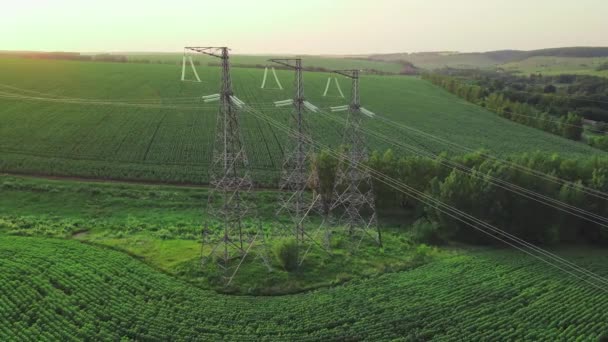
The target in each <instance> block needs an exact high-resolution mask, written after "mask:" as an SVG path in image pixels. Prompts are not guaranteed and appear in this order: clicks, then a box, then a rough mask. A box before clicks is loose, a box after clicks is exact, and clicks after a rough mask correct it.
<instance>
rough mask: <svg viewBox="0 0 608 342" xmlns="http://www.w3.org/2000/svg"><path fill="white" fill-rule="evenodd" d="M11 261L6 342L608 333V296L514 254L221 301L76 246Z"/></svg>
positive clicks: (16, 252) (599, 266)
mask: <svg viewBox="0 0 608 342" xmlns="http://www.w3.org/2000/svg"><path fill="white" fill-rule="evenodd" d="M58 250H60V251H61V253H57V251H58ZM581 252H582V251H580V250H570V251H569V252H568V254H569V255H570V256H577V257H578V258H579V261H580V262H581V263H582V264H585V265H586V266H588V267H591V268H592V269H594V271H596V272H598V273H601V274H604V275H606V274H607V273H608V270H607V269H606V266H605V265H606V256H605V255H602V254H601V253H598V252H597V251H594V250H589V249H586V250H585V253H584V255H585V256H581ZM0 256H2V257H1V258H0V269H1V270H2V272H1V273H0V284H2V288H3V289H4V291H5V292H3V293H4V295H5V296H3V297H2V300H1V301H0V323H2V324H0V338H1V339H2V340H11V339H49V340H82V339H85V338H93V339H99V340H107V339H118V338H127V339H132V340H145V339H154V340H156V339H158V340H169V339H178V340H185V339H190V338H192V337H193V336H197V338H199V339H202V340H218V339H225V340H254V339H267V340H336V339H366V340H378V339H391V338H410V339H422V340H427V339H431V338H432V339H436V340H460V339H461V338H462V336H464V335H466V336H467V337H469V338H471V339H487V340H574V339H581V340H597V339H598V338H599V337H600V336H601V335H602V334H605V333H606V331H607V329H608V326H607V323H606V322H607V321H608V317H607V316H606V315H607V314H606V312H605V310H603V308H604V307H605V306H606V304H608V297H607V296H606V295H605V294H601V293H600V294H598V293H597V292H594V291H593V290H591V289H588V288H586V287H584V286H581V285H580V284H578V283H576V282H575V281H573V280H572V279H570V278H564V277H563V276H562V275H561V274H560V273H558V272H557V271H553V270H552V269H548V268H546V267H544V266H542V265H540V264H538V263H536V262H532V261H531V260H530V259H529V258H527V257H524V256H522V255H520V254H515V253H514V252H511V251H498V252H497V251H493V252H486V251H477V252H469V253H463V254H460V255H454V256H452V257H449V258H445V259H442V260H440V261H437V262H433V263H430V264H428V265H426V266H422V267H420V268H417V269H415V270H412V271H409V272H403V273H394V274H387V275H384V276H381V277H376V278H371V279H368V280H360V281H357V282H353V283H350V284H348V285H345V286H339V287H335V288H331V289H323V290H317V291H314V292H311V293H306V294H300V295H290V296H282V297H271V298H265V297H227V296H223V295H218V294H215V293H213V292H210V291H206V290H202V289H199V288H197V287H194V286H191V285H188V284H187V283H184V282H182V281H179V280H176V279H174V278H172V277H170V276H168V275H165V274H163V273H160V272H157V271H155V270H154V269H152V268H150V267H148V266H146V265H145V264H143V263H141V262H139V261H137V260H135V259H133V258H130V257H129V256H127V255H124V254H122V253H119V252H116V251H113V250H108V249H105V248H99V247H94V246H87V245H84V244H81V243H79V242H75V241H66V240H55V239H40V238H24V237H7V236H1V237H0ZM23 308H27V309H23ZM236 321H238V322H239V323H238V324H235V322H236ZM8 322H10V324H8Z"/></svg>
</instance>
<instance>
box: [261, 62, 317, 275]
mask: <svg viewBox="0 0 608 342" xmlns="http://www.w3.org/2000/svg"><path fill="white" fill-rule="evenodd" d="M270 61H271V62H274V63H277V64H281V65H283V66H286V67H288V68H291V69H293V70H294V71H295V81H294V89H295V95H294V98H293V99H289V100H283V101H276V102H275V105H276V106H277V107H283V106H293V115H292V120H291V126H292V128H293V130H292V131H291V132H293V133H290V134H289V137H288V144H287V149H286V150H287V152H286V155H285V160H284V162H283V167H282V171H281V180H280V183H279V189H280V191H281V199H280V203H279V209H278V211H277V216H279V215H281V214H288V215H289V217H290V219H291V221H290V223H291V224H290V227H287V228H288V229H289V230H291V231H292V233H293V236H294V237H295V239H296V242H297V243H298V249H299V251H298V256H299V263H298V264H302V262H303V261H304V258H305V257H306V254H307V253H308V251H309V250H310V248H311V247H312V246H313V245H317V246H321V245H320V244H319V243H318V242H317V241H316V235H317V234H318V232H319V231H320V229H321V228H322V227H323V226H324V224H323V223H321V225H319V227H318V228H317V230H316V231H315V232H311V231H309V230H308V229H307V227H306V225H307V223H309V220H308V219H309V214H310V213H311V211H313V210H314V209H315V208H318V205H317V203H318V201H319V199H320V197H321V195H320V194H318V193H316V192H314V191H313V193H312V194H311V193H310V192H309V191H307V190H308V189H309V188H313V189H314V188H316V186H317V184H318V183H319V180H318V175H317V173H316V171H315V170H313V169H312V167H311V166H312V165H311V161H312V152H313V150H312V138H311V136H310V134H309V132H308V129H307V125H306V122H305V120H304V110H305V109H306V110H308V111H310V112H313V113H315V112H318V110H319V109H318V108H317V107H315V106H314V105H313V104H311V103H310V102H308V101H306V99H305V98H304V80H303V68H302V59H300V58H290V59H271V60H270ZM306 245H308V246H307V247H305V246H306ZM303 248H306V251H305V252H304V253H300V250H302V249H303ZM322 248H323V247H322Z"/></svg>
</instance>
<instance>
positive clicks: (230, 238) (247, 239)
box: [186, 47, 263, 286]
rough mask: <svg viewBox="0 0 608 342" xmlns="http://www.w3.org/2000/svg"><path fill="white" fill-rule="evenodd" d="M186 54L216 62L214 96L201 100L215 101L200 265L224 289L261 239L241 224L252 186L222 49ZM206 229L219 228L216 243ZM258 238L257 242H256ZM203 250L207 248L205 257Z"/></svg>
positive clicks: (236, 103)
mask: <svg viewBox="0 0 608 342" xmlns="http://www.w3.org/2000/svg"><path fill="white" fill-rule="evenodd" d="M186 49H188V50H191V51H195V52H199V53H203V54H206V55H209V56H212V57H216V58H219V59H221V68H222V79H221V85H220V93H219V94H214V95H208V96H203V99H204V100H205V102H212V101H218V100H219V102H220V103H219V112H218V115H217V122H216V132H215V142H214V146H213V147H214V150H213V160H212V165H211V168H210V175H209V176H210V193H209V198H208V202H207V212H208V215H209V218H210V219H211V220H214V221H215V222H210V219H208V220H207V222H206V223H205V226H204V228H203V242H202V244H203V245H202V252H203V258H202V260H201V263H202V265H203V266H204V265H206V264H207V263H208V261H212V260H216V261H217V263H218V266H219V267H220V268H221V270H222V272H223V277H224V284H225V285H226V286H227V285H229V284H230V283H231V282H232V279H233V278H234V276H235V275H236V273H237V272H238V269H239V267H240V266H241V264H242V263H243V261H244V260H245V258H246V257H247V255H248V254H249V251H250V249H251V248H252V246H253V244H254V243H255V241H256V239H257V238H258V237H259V234H261V233H260V232H259V231H258V232H257V233H253V234H252V233H250V231H251V229H247V227H245V225H244V219H245V218H246V217H248V216H254V215H255V212H254V209H255V208H254V206H253V203H252V202H251V201H250V200H249V198H248V197H249V195H250V193H251V190H252V188H253V181H252V179H251V175H250V171H249V161H248V159H247V154H246V153H245V148H244V146H243V139H242V136H241V128H240V124H239V115H238V109H239V108H241V107H243V106H244V103H243V102H242V101H241V100H239V99H238V98H237V97H236V96H235V95H234V93H233V90H232V79H231V77H230V56H229V49H228V48H227V47H186ZM212 223H219V224H220V225H221V226H223V227H222V228H223V229H222V232H221V238H220V239H219V241H213V240H214V237H213V233H214V232H213V231H212V229H211V224H212ZM262 238H263V236H262ZM205 248H210V251H209V252H208V253H205Z"/></svg>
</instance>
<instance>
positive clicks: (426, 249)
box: [413, 244, 437, 263]
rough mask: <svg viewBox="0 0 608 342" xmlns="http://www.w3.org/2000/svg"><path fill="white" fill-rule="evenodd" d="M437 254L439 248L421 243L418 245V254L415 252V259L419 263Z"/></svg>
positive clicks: (427, 260) (429, 259)
mask: <svg viewBox="0 0 608 342" xmlns="http://www.w3.org/2000/svg"><path fill="white" fill-rule="evenodd" d="M436 254H437V248H435V247H431V246H428V245H425V244H421V245H420V246H418V247H416V254H414V258H413V261H414V262H419V263H426V262H429V261H431V260H432V259H433V258H434V257H435V255H436Z"/></svg>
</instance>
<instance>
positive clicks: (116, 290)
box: [0, 59, 608, 341]
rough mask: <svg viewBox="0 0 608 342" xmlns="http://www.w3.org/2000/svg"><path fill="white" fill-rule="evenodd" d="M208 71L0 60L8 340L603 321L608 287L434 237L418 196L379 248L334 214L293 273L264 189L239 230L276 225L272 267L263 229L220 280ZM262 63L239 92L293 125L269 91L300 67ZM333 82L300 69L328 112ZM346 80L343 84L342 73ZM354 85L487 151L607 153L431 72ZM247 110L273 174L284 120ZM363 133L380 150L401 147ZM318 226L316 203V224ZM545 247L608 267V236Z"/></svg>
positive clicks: (371, 332)
mask: <svg viewBox="0 0 608 342" xmlns="http://www.w3.org/2000/svg"><path fill="white" fill-rule="evenodd" d="M198 70H199V73H200V75H201V78H202V80H203V82H202V83H192V82H180V81H179V76H180V75H179V74H180V66H178V65H171V64H139V63H128V64H121V63H94V62H69V61H48V60H23V59H22V60H17V59H0V75H1V76H0V122H1V124H0V289H2V291H1V293H2V294H0V340H1V341H11V340H61V341H71V340H74V341H79V340H129V341H130V340H133V341H144V340H145V341H147V340H150V341H157V340H159V341H167V340H196V341H198V340H201V341H212V340H228V341H236V340H244V341H251V340H272V341H300V340H307V341H311V340H315V341H318V340H321V341H333V340H345V341H359V340H370V341H380V340H382V341H384V340H396V341H426V340H438V341H461V340H463V338H466V339H467V340H487V341H500V340H532V341H555V340H568V341H569V340H580V341H597V340H599V339H600V338H605V337H607V336H608V313H606V312H605V310H604V308H605V307H606V305H607V304H608V293H607V292H606V291H602V290H601V289H598V288H597V286H600V287H601V285H602V284H600V283H599V282H593V284H595V285H596V286H593V285H591V284H589V283H586V282H584V281H582V280H581V279H577V278H575V277H572V276H570V275H568V274H566V273H564V272H562V271H560V270H558V269H555V268H552V267H550V266H548V265H547V264H545V263H543V262H542V261H540V260H537V259H534V258H532V257H530V256H528V255H526V254H525V253H523V252H520V251H516V250H514V249H505V248H503V247H504V246H503V245H499V246H493V247H473V246H469V245H463V244H460V243H454V242H445V243H444V244H443V245H440V246H436V247H429V246H427V245H423V244H421V243H420V241H419V240H418V239H417V237H416V232H415V230H414V228H413V227H414V226H415V224H413V222H414V221H417V220H418V219H419V218H420V216H419V215H420V213H417V212H416V210H417V209H414V208H413V207H408V208H399V209H382V210H380V211H379V213H378V216H379V220H380V227H381V229H382V234H383V242H384V245H383V247H382V248H379V247H378V246H376V245H374V244H373V243H371V242H369V241H364V242H363V243H362V244H361V246H360V248H359V249H358V250H357V251H352V250H351V249H350V248H349V247H348V236H347V234H346V233H345V232H344V231H343V230H344V229H343V228H344V227H340V226H339V225H338V226H332V227H331V228H327V229H329V230H330V231H331V232H332V239H331V253H328V252H327V251H323V250H321V249H319V248H313V249H312V250H311V252H310V254H308V255H307V258H306V260H305V262H304V263H303V264H302V265H301V267H300V268H298V269H297V270H288V269H287V268H286V267H285V266H284V264H282V262H281V259H280V257H278V254H277V252H276V251H277V248H276V247H281V244H282V243H284V242H285V241H286V238H287V235H288V233H289V234H291V232H288V233H286V231H285V230H281V229H280V222H286V221H287V220H288V219H287V218H286V217H283V216H281V215H276V214H275V213H276V208H277V200H278V197H279V194H278V193H277V192H276V191H273V190H270V189H258V190H256V191H255V192H254V193H253V197H254V198H255V200H256V207H257V214H258V218H259V220H253V219H251V218H247V219H246V220H245V221H244V226H245V229H246V230H247V229H251V227H252V226H256V227H260V228H261V229H262V230H263V231H264V232H265V233H266V234H267V236H268V237H269V241H268V245H269V246H268V247H269V250H270V254H269V256H270V258H271V259H270V263H271V265H272V271H268V270H267V269H266V268H265V267H264V266H262V265H261V263H260V262H259V261H258V260H256V259H254V257H253V255H254V254H253V253H255V252H259V251H261V250H263V247H264V246H263V245H262V244H261V243H260V242H258V243H256V244H254V245H252V246H253V249H252V251H253V253H252V255H251V256H250V257H247V258H245V259H243V264H242V268H241V269H240V270H239V273H238V274H237V276H236V277H235V278H234V284H231V285H230V286H224V284H223V283H222V282H221V281H220V279H221V278H220V277H221V271H219V270H218V269H217V268H214V267H212V266H210V267H206V268H201V267H200V260H201V259H200V258H201V254H205V252H208V251H209V250H210V248H211V247H210V246H206V247H201V239H200V237H201V227H202V222H204V221H208V220H211V224H212V226H217V224H218V223H217V222H215V221H213V219H212V218H210V217H209V216H208V213H206V212H205V211H204V210H203V211H202V210H201V209H202V208H204V206H205V203H206V201H207V198H208V195H209V192H208V189H207V188H205V187H204V186H202V185H201V183H205V182H206V181H207V180H208V179H207V170H208V166H209V162H210V160H211V154H212V150H213V149H212V143H213V136H214V126H215V116H216V112H217V104H204V103H202V102H201V101H200V97H201V95H207V94H213V93H217V89H218V83H219V70H218V68H216V67H209V66H201V67H199V69H198ZM262 72H263V70H259V69H246V68H234V69H233V81H234V88H235V93H236V95H237V96H238V97H239V98H240V99H242V100H244V101H245V102H246V103H247V104H249V105H250V106H251V107H253V108H256V109H257V110H259V112H261V113H263V115H268V116H269V117H271V118H273V119H275V120H277V121H278V122H282V123H288V122H289V115H290V111H289V109H277V108H274V107H273V106H272V102H273V101H276V100H283V99H287V98H290V97H291V92H292V88H293V86H292V84H291V83H292V76H293V75H292V74H291V73H290V72H287V71H279V72H278V73H279V77H280V79H281V81H282V82H283V85H284V86H285V90H261V89H259V86H260V83H261V79H262ZM326 80H327V74H323V73H306V74H305V87H306V95H307V98H308V99H309V100H310V101H311V102H313V103H314V104H316V105H318V106H319V107H321V108H324V109H327V108H328V107H329V106H332V105H338V104H345V103H346V102H347V100H346V99H342V98H339V97H337V96H336V95H337V92H336V90H335V89H333V88H332V89H331V90H332V93H331V96H329V97H322V96H321V95H322V92H323V90H324V86H325V82H326ZM340 82H341V85H342V89H344V90H345V95H347V96H348V95H349V92H348V91H347V90H348V86H349V82H348V81H347V80H345V79H341V80H340ZM269 83H270V84H272V82H269ZM361 92H362V94H361V95H362V103H363V105H364V106H365V107H366V108H368V109H370V110H372V111H374V112H376V113H378V115H379V116H382V117H386V118H389V119H390V120H392V121H394V122H397V123H400V124H402V125H406V126H408V127H413V128H415V129H419V130H421V131H424V132H427V133H431V134H433V135H435V136H437V137H440V138H442V139H446V140H448V141H451V142H453V143H456V144H458V145H462V146H465V147H468V148H471V149H481V148H485V149H488V150H489V151H490V153H492V154H493V155H499V156H510V155H512V154H521V153H525V152H530V151H537V150H538V151H541V152H543V153H547V154H553V153H558V154H560V155H563V156H568V157H572V158H573V159H572V160H569V161H568V162H569V163H574V162H576V160H577V159H576V158H579V157H580V158H581V159H580V160H583V157H584V158H585V160H587V161H589V160H591V158H589V157H590V156H593V155H596V156H601V157H604V156H606V154H605V153H604V152H601V151H599V150H596V149H593V148H591V147H589V146H587V145H584V144H582V143H577V142H573V141H570V140H566V139H563V138H560V137H558V136H554V135H551V134H547V133H544V132H542V131H539V130H536V129H534V128H530V127H526V126H522V125H518V124H516V123H514V122H511V121H508V120H505V119H502V118H500V117H498V116H497V115H496V114H494V113H491V112H489V111H486V110H484V109H483V108H480V107H477V106H475V105H472V104H469V103H467V102H464V101H463V100H460V99H459V98H457V97H455V96H453V95H451V94H449V93H447V92H446V91H444V90H442V89H440V88H438V87H435V86H433V85H432V84H430V83H428V82H426V81H423V80H421V79H418V78H413V77H401V76H390V77H386V76H384V77H381V76H373V77H372V76H365V77H364V78H363V80H362V89H361ZM240 115H241V117H240V118H241V125H242V128H243V138H244V141H245V144H246V148H247V151H248V153H249V157H250V161H251V164H252V168H253V173H254V177H255V179H256V180H257V181H258V182H260V183H262V184H264V185H268V186H271V187H275V186H276V179H277V176H278V172H279V168H280V166H281V163H282V161H283V152H284V151H283V149H284V147H285V141H286V134H285V133H284V132H282V131H280V130H278V129H276V128H274V127H272V126H270V125H269V124H268V123H267V122H265V121H263V120H260V119H258V118H256V116H254V115H253V114H252V113H250V112H242V113H241V114H240ZM307 119H308V122H309V125H310V128H311V131H312V132H313V136H314V138H315V139H316V140H317V141H320V142H321V143H322V144H327V145H329V146H332V147H336V146H338V145H339V144H340V143H341V131H342V125H343V123H344V122H343V120H344V115H343V113H327V112H325V111H324V112H323V113H317V114H308V116H307ZM364 125H365V129H366V130H371V131H374V132H379V133H381V134H383V135H386V136H389V137H391V138H392V139H393V140H395V141H398V142H400V143H406V144H411V145H414V146H416V147H419V148H423V149H425V150H429V151H432V152H436V153H440V152H447V153H449V154H451V155H460V154H462V153H463V150H462V149H460V148H457V147H455V146H454V145H446V144H445V143H442V142H437V141H435V140H431V139H429V138H428V137H424V136H421V135H414V134H412V133H407V131H404V130H402V129H400V128H398V127H397V126H396V125H395V124H390V123H386V122H384V121H382V120H379V119H374V120H365V122H364ZM369 140H370V146H371V148H372V149H376V150H384V149H386V148H388V147H391V148H393V149H395V152H396V154H398V155H403V154H406V152H405V151H402V150H399V149H396V148H395V147H394V146H391V145H389V144H388V143H387V142H386V141H382V140H380V139H378V138H373V137H370V139H369ZM560 165H562V164H560ZM563 165H565V166H564V167H565V168H568V164H567V163H565V164H563ZM560 167H561V166H560ZM572 170H574V168H573V169H572ZM391 171H393V170H391ZM566 171H567V170H566ZM406 172H407V171H406ZM2 173H8V174H2ZM15 174H30V175H33V176H35V177H25V176H20V175H15ZM41 175H46V176H69V177H80V178H93V179H94V180H92V181H82V180H65V179H62V180H57V179H44V178H40V177H37V176H41ZM594 176H595V173H594ZM107 179H111V180H133V181H138V182H141V181H146V182H151V183H154V184H134V183H127V182H115V181H105V182H104V181H103V180H107ZM161 182H172V183H185V184H181V185H180V186H177V185H166V184H157V183H161ZM463 193H464V192H463ZM456 195H458V194H456ZM379 208H380V206H379ZM383 210H384V211H386V212H384V211H383ZM320 221H321V218H320V217H317V216H313V217H312V219H311V223H309V225H311V226H312V225H314V226H317V225H318V223H319V222H320ZM220 233H221V232H220V231H219V230H218V231H214V232H213V233H212V235H213V236H215V237H216V238H217V236H219V234H220ZM205 248H207V249H205ZM547 248H550V249H551V251H552V252H554V253H555V254H557V255H559V256H561V257H563V258H566V259H568V260H571V261H572V262H574V263H576V264H577V265H579V266H581V267H585V268H586V269H588V270H590V271H592V272H594V273H595V274H598V275H602V276H608V256H607V255H606V253H605V249H600V248H599V247H593V246H590V245H579V244H577V243H572V244H571V245H568V246H566V245H554V246H552V247H547ZM237 261H238V260H237ZM233 262H235V261H233ZM213 264H214V263H213Z"/></svg>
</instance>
